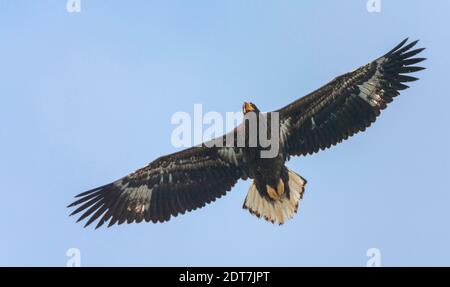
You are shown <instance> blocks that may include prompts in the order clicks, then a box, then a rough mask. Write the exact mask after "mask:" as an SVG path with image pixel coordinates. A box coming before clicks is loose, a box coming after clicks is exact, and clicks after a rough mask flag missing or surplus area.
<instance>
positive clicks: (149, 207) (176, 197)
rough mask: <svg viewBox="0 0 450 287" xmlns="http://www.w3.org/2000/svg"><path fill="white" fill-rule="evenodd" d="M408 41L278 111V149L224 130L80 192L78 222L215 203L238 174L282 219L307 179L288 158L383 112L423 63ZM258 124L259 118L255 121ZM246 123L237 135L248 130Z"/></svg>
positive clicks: (261, 207)
mask: <svg viewBox="0 0 450 287" xmlns="http://www.w3.org/2000/svg"><path fill="white" fill-rule="evenodd" d="M406 42H407V39H405V40H404V41H402V42H401V43H400V44H398V45H397V46H396V47H395V48H394V49H392V50H391V51H389V52H388V53H386V54H385V55H383V56H382V57H380V58H378V59H376V60H374V61H372V62H370V63H368V64H367V65H364V66H362V67H360V68H358V69H356V70H355V71H353V72H350V73H347V74H344V75H341V76H339V77H337V78H335V79H334V80H332V81H331V82H329V83H328V84H326V85H325V86H323V87H321V88H319V89H318V90H316V91H314V92H312V93H310V94H308V95H306V96H305V97H302V98H300V99H298V100H297V101H295V102H293V103H291V104H289V105H288V106H286V107H284V108H282V109H279V110H277V111H275V112H277V113H278V115H279V120H280V121H279V130H280V139H279V143H278V144H279V147H280V148H279V152H278V153H277V154H276V156H275V157H272V158H262V157H261V151H262V150H263V148H262V147H261V146H260V144H259V143H258V145H257V146H256V147H250V146H248V145H246V146H244V147H240V146H239V145H238V144H237V142H236V137H235V140H234V143H232V144H231V145H229V144H228V143H226V138H227V135H224V136H223V137H220V138H218V139H215V140H214V141H217V142H222V143H224V145H223V146H222V147H220V146H213V147H211V145H208V144H203V145H201V146H198V147H192V148H189V149H186V150H184V151H181V152H177V153H174V154H170V155H166V156H163V157H160V158H158V159H156V160H154V161H153V162H151V163H150V164H148V165H147V166H146V167H144V168H141V169H139V170H137V171H135V172H133V173H131V174H129V175H127V176H125V177H123V178H121V179H119V180H116V181H114V182H112V183H110V184H107V185H104V186H101V187H98V188H95V189H92V190H89V191H87V192H84V193H81V194H79V195H77V196H76V198H77V200H76V201H75V202H73V203H72V204H70V205H69V207H75V206H76V207H77V208H76V209H75V210H74V211H73V212H72V215H73V214H76V213H79V212H83V213H82V215H81V217H80V218H79V219H78V220H82V219H85V218H88V221H87V222H86V225H85V226H87V225H89V224H91V223H92V222H94V221H95V220H98V222H97V226H96V227H97V228H98V227H100V226H102V225H103V224H104V223H106V222H108V226H111V225H114V224H115V223H117V224H121V223H124V222H127V223H131V222H141V221H144V220H145V221H147V222H148V221H152V222H164V221H168V220H169V219H170V218H171V216H176V215H178V214H180V213H181V214H184V213H185V212H186V211H191V210H194V209H196V208H200V207H202V206H204V205H205V204H207V203H210V202H212V201H215V200H216V199H217V198H220V197H221V196H222V195H225V194H226V192H227V191H229V190H231V188H232V187H233V186H234V185H235V184H236V182H237V181H238V180H239V179H244V180H246V179H248V178H251V179H253V183H252V184H251V186H250V190H249V193H248V195H247V197H246V200H245V202H244V208H246V209H248V210H249V211H250V212H251V213H252V214H255V215H257V216H258V217H259V216H262V217H264V218H265V219H266V220H268V221H271V222H278V223H279V224H282V223H284V222H285V220H286V219H289V218H291V217H292V216H293V215H294V214H295V212H296V211H297V209H298V203H299V201H300V199H301V198H302V197H303V193H304V187H305V185H306V180H305V179H303V178H302V177H301V176H299V175H298V174H296V173H295V172H293V171H291V170H289V169H288V168H287V167H286V166H285V161H286V160H288V159H289V158H290V157H291V156H298V155H307V154H312V153H314V152H318V151H319V150H322V149H325V148H329V147H331V146H332V145H335V144H337V143H339V142H341V141H342V140H345V139H347V138H348V137H350V136H352V135H354V134H356V133H358V132H360V131H364V130H365V129H366V128H367V127H369V126H370V125H371V123H373V122H374V121H375V120H376V118H377V117H378V116H379V115H380V112H381V110H383V109H385V108H386V107H387V105H388V104H389V103H390V102H392V100H393V98H394V97H396V96H397V95H399V91H400V90H404V89H406V88H408V86H407V85H406V84H405V83H407V82H412V81H415V80H417V78H415V77H412V76H409V75H406V74H409V73H412V72H417V71H420V70H422V69H424V68H422V67H417V66H414V65H415V64H417V63H419V62H422V61H423V60H425V59H424V58H417V57H415V56H416V55H417V54H418V53H420V52H421V51H422V50H424V49H423V48H422V49H415V50H413V47H414V46H415V45H416V44H417V41H414V42H411V43H409V44H406ZM243 109H244V114H248V115H250V114H252V113H253V114H257V115H264V116H265V117H268V118H269V123H270V119H271V118H270V117H271V115H270V114H269V113H268V114H263V113H261V112H260V111H259V109H258V108H257V107H256V105H254V104H252V103H244V107H243ZM258 124H260V123H259V122H258ZM245 127H246V126H245V121H244V123H243V124H241V125H240V126H238V127H237V128H236V129H235V130H234V131H232V133H233V134H234V135H235V136H236V135H239V134H240V133H242V132H244V133H245V137H246V139H247V140H248V132H249V128H247V129H246V128H245Z"/></svg>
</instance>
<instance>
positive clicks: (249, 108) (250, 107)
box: [243, 102, 255, 115]
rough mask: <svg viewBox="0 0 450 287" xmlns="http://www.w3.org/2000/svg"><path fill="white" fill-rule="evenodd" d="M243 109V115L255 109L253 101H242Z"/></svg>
mask: <svg viewBox="0 0 450 287" xmlns="http://www.w3.org/2000/svg"><path fill="white" fill-rule="evenodd" d="M243 110H244V115H245V114H246V113H248V112H253V111H254V110H255V106H254V105H253V103H250V102H244V106H243Z"/></svg>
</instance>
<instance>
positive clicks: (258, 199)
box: [243, 170, 307, 225]
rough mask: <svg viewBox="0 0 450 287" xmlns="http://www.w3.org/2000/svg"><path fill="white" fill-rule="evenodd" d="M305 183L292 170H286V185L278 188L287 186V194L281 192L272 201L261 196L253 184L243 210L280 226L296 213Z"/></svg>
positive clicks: (283, 184)
mask: <svg viewBox="0 0 450 287" xmlns="http://www.w3.org/2000/svg"><path fill="white" fill-rule="evenodd" d="M280 180H281V179H280ZM306 183H307V181H306V180H305V179H304V178H303V177H301V176H300V175H298V174H297V173H295V172H293V171H292V170H288V183H286V182H284V183H282V184H280V185H279V186H286V184H288V185H289V189H288V190H289V194H288V193H287V192H283V193H282V194H281V193H280V194H281V195H280V196H279V197H278V198H277V199H272V198H270V196H269V197H265V196H261V194H260V193H259V191H258V189H257V188H256V185H255V183H254V182H253V183H252V185H251V186H250V188H249V191H248V194H247V197H246V198H245V202H244V206H243V208H244V209H248V211H249V212H250V213H251V214H254V215H256V216H257V217H263V218H264V219H265V220H267V221H270V222H272V223H275V222H277V223H278V224H280V225H281V224H283V223H284V222H285V221H286V220H287V219H290V218H292V217H293V216H294V214H295V213H296V212H297V210H298V204H299V202H300V200H301V199H302V198H303V193H304V192H305V185H306ZM278 192H280V191H278Z"/></svg>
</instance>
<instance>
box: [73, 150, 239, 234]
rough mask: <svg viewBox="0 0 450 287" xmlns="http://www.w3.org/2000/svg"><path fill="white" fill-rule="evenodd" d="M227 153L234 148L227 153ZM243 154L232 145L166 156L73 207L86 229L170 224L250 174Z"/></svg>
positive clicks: (90, 193) (84, 197)
mask: <svg viewBox="0 0 450 287" xmlns="http://www.w3.org/2000/svg"><path fill="white" fill-rule="evenodd" d="M223 149H230V150H229V151H228V150H223ZM240 165H242V163H241V153H239V152H236V151H235V149H233V148H229V147H222V148H218V147H204V146H201V147H193V148H190V149H187V150H184V151H181V152H178V153H174V154H171V155H167V156H164V157H160V158H159V159H157V160H155V161H153V162H151V163H150V164H149V165H147V166H146V167H144V168H141V169H139V170H137V171H135V172H133V173H131V174H129V175H128V176H125V177H123V178H121V179H119V180H117V181H114V182H112V183H110V184H107V185H104V186H101V187H98V188H95V189H92V190H89V191H87V192H83V193H81V194H79V195H77V196H76V198H77V200H76V201H74V202H73V203H71V204H70V205H69V206H68V207H76V209H75V210H74V211H73V212H72V214H71V215H74V214H77V213H80V212H82V214H81V216H80V217H79V219H78V221H81V220H83V219H86V218H89V219H88V220H87V222H86V224H85V226H88V225H90V224H91V223H93V222H95V221H96V220H98V223H97V225H96V228H98V227H100V226H102V225H103V224H104V223H106V222H108V220H109V224H108V227H109V226H112V225H114V224H116V223H117V224H122V223H124V222H127V223H132V222H137V223H139V222H142V221H147V222H149V221H152V222H155V223H156V222H164V221H168V220H170V218H171V216H177V215H178V214H179V213H181V214H184V213H185V212H186V211H191V210H195V209H197V208H201V207H203V206H205V205H206V204H207V203H210V202H213V201H215V200H216V198H219V197H221V196H222V195H224V194H226V192H227V191H229V190H231V188H232V187H233V186H234V185H235V184H236V182H237V181H238V180H239V179H240V178H242V177H243V176H244V174H245V173H244V172H243V171H242V169H241V167H240Z"/></svg>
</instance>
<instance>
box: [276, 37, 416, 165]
mask: <svg viewBox="0 0 450 287" xmlns="http://www.w3.org/2000/svg"><path fill="white" fill-rule="evenodd" d="M417 42H418V41H414V42H411V43H409V44H406V43H407V39H406V40H404V41H402V42H401V43H400V44H399V45H397V46H396V47H395V48H394V49H392V50H391V51H390V52H388V53H387V54H385V55H384V56H382V57H380V58H378V59H377V60H375V61H373V62H371V63H369V64H367V65H365V66H362V67H360V68H358V69H356V70H355V71H353V72H350V73H347V74H344V75H342V76H339V77H337V78H336V79H334V80H333V81H331V82H330V83H328V84H327V85H325V86H323V87H321V88H320V89H318V90H316V91H314V92H313V93H311V94H309V95H307V96H305V97H303V98H301V99H299V100H297V101H296V102H293V103H292V104H290V105H288V106H286V107H285V108H283V109H281V110H279V112H280V118H281V124H282V128H283V132H284V133H285V134H284V138H285V142H284V146H285V150H286V154H287V156H288V157H289V156H293V155H306V154H312V153H314V152H318V151H319V150H321V149H326V148H329V147H330V146H332V145H335V144H337V143H339V142H341V141H342V140H345V139H347V138H348V137H350V136H352V135H354V134H355V133H358V132H360V131H364V130H365V129H366V128H367V127H369V126H370V125H371V123H373V122H374V121H375V120H376V118H377V116H378V115H380V112H381V110H383V109H385V108H386V107H387V105H388V104H389V103H390V102H392V100H393V98H394V97H396V96H397V95H399V91H400V90H404V89H406V88H408V86H407V85H406V84H405V83H407V82H412V81H416V80H417V78H415V77H412V76H409V75H407V74H409V73H412V72H417V71H420V70H423V69H424V68H422V67H418V66H415V64H417V63H419V62H422V61H423V60H425V59H424V58H417V57H415V56H416V55H417V54H419V53H420V52H421V51H423V50H424V49H423V48H421V49H415V50H413V49H412V48H413V47H414V46H415V45H416V44H417Z"/></svg>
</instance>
